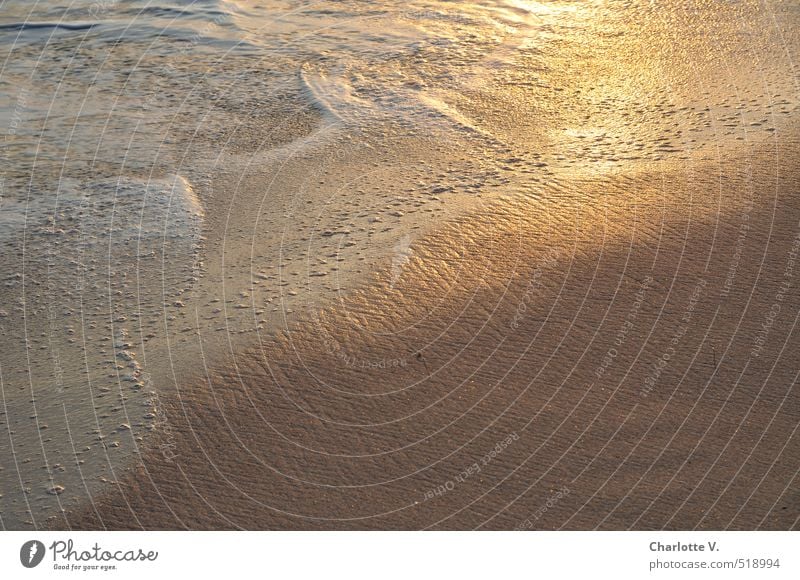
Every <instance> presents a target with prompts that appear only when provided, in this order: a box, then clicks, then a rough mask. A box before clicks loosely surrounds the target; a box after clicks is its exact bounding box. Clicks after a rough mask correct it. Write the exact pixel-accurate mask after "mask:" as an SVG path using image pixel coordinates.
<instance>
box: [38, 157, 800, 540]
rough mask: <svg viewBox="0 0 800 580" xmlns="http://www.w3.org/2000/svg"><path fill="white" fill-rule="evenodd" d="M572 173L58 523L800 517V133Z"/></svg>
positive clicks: (183, 403)
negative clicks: (707, 153)
mask: <svg viewBox="0 0 800 580" xmlns="http://www.w3.org/2000/svg"><path fill="white" fill-rule="evenodd" d="M750 147H751V149H750V152H749V153H750V154H749V155H748V156H747V157H742V158H739V159H733V158H728V159H727V160H726V162H725V165H724V166H723V165H720V164H714V163H709V164H706V165H697V166H695V167H693V168H692V169H687V167H686V166H682V167H681V169H680V171H678V170H675V169H674V168H672V167H670V166H669V165H666V164H661V165H659V164H653V165H650V166H647V167H645V168H643V169H642V170H641V171H640V172H638V173H636V174H626V175H619V176H606V177H602V178H599V179H595V180H592V179H578V178H576V179H574V180H569V181H568V180H564V181H561V182H559V181H553V182H551V183H548V184H545V185H542V187H541V188H540V189H538V190H537V191H528V192H525V193H524V194H522V193H520V194H519V195H516V196H515V195H508V196H504V197H503V198H502V199H498V200H493V201H492V202H491V203H487V204H486V205H485V206H484V207H483V208H481V210H480V211H479V212H475V213H473V214H471V215H467V216H465V217H462V218H459V219H455V220H451V221H449V222H447V223H444V224H442V225H441V226H440V227H439V228H437V229H436V230H435V231H434V232H432V233H430V234H429V235H427V236H426V237H424V238H422V239H420V240H417V241H415V243H413V244H412V245H411V246H410V247H409V248H407V249H405V250H404V251H403V253H402V254H403V255H402V256H401V257H400V258H395V259H394V260H393V261H391V262H390V261H387V262H386V263H385V268H384V269H383V270H382V272H381V273H380V274H378V275H377V276H375V278H374V279H373V280H371V281H370V283H368V284H366V285H364V286H363V287H362V288H361V289H359V290H358V291H355V292H352V293H350V294H348V295H346V296H344V297H343V298H342V299H341V300H340V301H339V302H338V303H336V304H333V305H331V306H330V307H328V308H325V309H323V310H320V311H319V312H316V313H312V314H309V315H308V316H305V317H304V318H303V319H301V320H299V321H298V322H297V323H295V324H293V325H291V326H290V328H289V330H288V331H287V332H285V333H283V334H282V335H280V336H278V337H274V338H269V337H266V336H265V337H262V339H261V340H259V341H253V343H252V344H251V345H250V346H249V347H248V348H243V349H240V350H238V351H236V352H235V354H233V355H225V356H219V357H217V359H216V360H211V359H209V361H208V364H207V366H206V367H205V369H204V368H197V369H196V371H197V372H196V373H195V374H194V375H193V376H190V375H187V376H183V377H182V378H181V380H180V381H178V383H177V388H175V389H174V390H173V389H170V390H167V391H166V392H162V393H160V394H159V395H158V405H157V407H158V419H157V420H156V424H157V425H158V429H157V431H156V432H155V433H154V436H153V437H152V438H151V440H150V447H149V449H148V450H147V451H146V452H145V453H144V454H143V455H142V457H141V461H140V462H139V463H138V464H137V465H136V466H135V467H134V468H132V469H131V470H130V471H129V472H128V473H127V474H125V475H124V476H123V477H121V478H120V479H119V481H118V482H117V484H116V485H115V486H113V490H112V491H110V492H109V493H107V494H105V495H103V496H101V497H98V498H97V499H96V501H94V502H93V504H92V505H90V506H87V508H86V509H81V510H75V511H70V512H67V513H65V514H63V516H62V517H57V518H54V519H52V520H51V521H50V522H49V523H50V525H51V526H53V527H57V528H65V527H70V528H89V529H98V528H101V529H102V528H109V529H140V528H144V529H164V528H169V529H171V528H178V529H183V528H191V529H198V528H199V529H218V528H224V529H228V528H233V529H235V528H248V529H252V528H257V529H386V528H389V529H423V528H425V529H473V528H480V529H548V530H553V529H793V528H797V526H798V518H799V517H800V495H799V493H800V492H798V489H799V488H798V470H799V469H800V447H799V446H798V433H797V429H798V424H799V423H800V404H799V403H800V391H798V387H797V378H798V373H799V372H800V366H798V359H797V349H798V346H800V338H798V329H797V317H798V307H799V306H800V296H798V292H797V287H798V283H800V262H798V261H797V260H798V253H799V252H800V218H799V217H798V216H800V199H799V198H798V197H797V191H798V190H797V187H798V176H797V166H798V165H797V162H798V155H797V151H798V149H797V147H796V144H793V143H789V144H788V145H787V144H784V145H782V146H780V147H778V146H777V145H776V144H775V143H774V142H772V143H770V142H766V143H761V144H752V145H751V146H750Z"/></svg>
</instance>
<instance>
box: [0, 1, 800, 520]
mask: <svg viewBox="0 0 800 580" xmlns="http://www.w3.org/2000/svg"><path fill="white" fill-rule="evenodd" d="M84 4H85V5H84ZM209 4H210V5H211V4H214V3H209ZM93 6H94V4H89V3H82V2H76V3H73V4H72V5H71V6H70V7H69V8H66V7H61V8H59V7H58V6H51V7H50V9H49V10H48V11H47V12H46V13H43V14H40V15H38V16H37V17H36V18H33V19H32V18H31V17H29V16H28V15H27V12H24V13H23V12H20V13H19V14H16V13H14V12H13V11H8V12H7V16H5V17H4V18H6V19H7V20H8V21H9V22H8V23H7V24H8V25H7V26H6V27H5V28H2V29H0V31H2V34H4V35H5V36H4V42H5V45H4V47H5V49H6V50H8V51H9V54H10V55H12V56H14V58H13V59H11V60H9V61H8V62H9V64H8V66H6V68H5V69H4V70H3V72H2V80H3V81H4V82H5V83H7V84H8V86H10V87H14V90H12V91H9V92H8V95H9V97H8V99H7V101H8V102H4V103H3V107H2V111H3V119H4V124H5V125H6V126H7V127H8V130H7V131H6V134H7V139H6V145H7V147H6V149H5V150H4V151H5V153H4V155H6V157H7V158H8V159H13V160H14V162H15V163H14V165H12V166H9V167H11V169H9V170H7V171H6V173H5V174H4V196H3V200H2V205H0V211H1V212H2V221H1V222H0V241H2V243H3V244H4V246H5V248H6V249H7V251H6V252H5V254H4V256H3V258H2V260H1V261H0V267H2V275H3V281H4V283H5V286H4V287H3V304H4V306H3V313H2V314H3V318H2V319H0V324H3V325H4V330H5V331H6V332H7V333H8V336H10V337H12V340H10V341H8V342H7V344H6V345H5V346H4V347H3V350H2V351H1V352H2V358H0V365H1V366H0V375H1V376H2V385H3V393H4V400H5V401H6V405H5V408H4V409H3V415H2V416H1V417H0V421H2V423H3V424H4V425H7V433H8V437H7V440H6V441H3V446H2V447H0V453H2V454H3V455H2V464H1V465H2V471H0V482H2V492H0V493H1V494H2V497H0V506H2V507H1V508H0V516H2V518H3V520H2V523H3V526H4V527H6V528H13V529H19V528H39V527H43V526H48V527H53V528H64V527H68V526H70V527H83V528H95V527H103V526H106V527H113V528H141V527H144V528H173V527H177V528H183V527H189V528H220V527H222V528H228V527H231V528H236V527H243V528H381V527H391V528H423V527H443V528H466V527H477V526H485V527H490V528H504V529H507V528H514V527H523V528H525V527H542V528H559V527H566V528H584V527H609V528H615V529H619V528H627V527H633V528H655V527H674V528H684V527H694V526H700V527H711V528H714V527H743V528H750V527H758V526H764V527H772V528H784V529H785V528H789V527H794V526H796V521H797V520H796V518H797V517H798V505H797V497H796V493H795V492H794V491H793V489H796V486H795V482H794V480H793V479H792V478H793V477H794V474H795V473H796V471H797V463H798V460H797V455H796V453H794V451H793V449H796V445H794V444H793V441H794V437H795V432H794V428H795V425H796V423H797V417H796V412H795V410H796V407H797V405H796V394H795V393H794V391H793V384H794V375H793V374H792V372H793V371H792V368H793V365H794V363H793V362H792V360H791V357H790V356H789V355H788V354H787V353H789V352H790V351H791V350H792V348H793V347H792V345H793V344H794V342H793V341H794V338H793V324H792V318H791V317H792V316H794V314H796V307H797V305H796V304H795V297H794V294H792V293H791V291H789V290H787V289H786V288H785V287H784V286H782V284H786V283H787V282H786V280H789V281H790V282H789V283H790V284H791V280H792V279H793V276H794V270H793V259H794V258H793V257H792V256H794V247H795V246H794V244H795V237H796V229H797V223H796V221H797V220H796V219H795V218H796V216H797V215H798V212H797V208H796V207H795V201H794V200H793V199H792V195H791V192H792V191H793V188H794V189H796V186H797V174H796V169H795V166H796V163H795V162H794V161H795V159H796V155H797V127H796V123H795V121H794V113H795V112H796V109H797V98H798V89H797V76H796V72H795V71H794V68H793V66H794V65H793V62H795V61H796V56H797V49H798V40H797V37H796V32H795V31H796V30H797V29H798V28H797V27H796V26H791V24H792V23H795V22H796V21H797V19H798V17H800V15H798V11H797V9H796V7H794V6H793V5H792V4H791V3H780V2H774V3H769V4H767V5H760V4H756V3H753V4H747V3H745V4H742V5H740V6H736V7H731V8H729V9H726V10H714V9H712V8H710V7H708V6H706V5H685V4H684V3H674V4H669V5H663V6H654V5H652V4H651V3H648V2H642V3H633V4H631V5H630V6H628V7H626V9H622V7H619V6H614V5H605V4H601V3H589V4H585V5H577V4H573V3H567V2H564V3H553V4H547V5H545V4H540V3H536V2H516V1H500V2H492V3H480V4H478V3H466V2H465V3H462V4H460V5H459V6H458V7H454V6H453V5H452V4H451V3H447V4H445V3H436V2H433V3H412V4H408V3H393V2H386V3H382V4H381V5H379V6H377V7H375V6H372V7H370V6H365V5H363V4H361V3H356V2H353V3H351V2H343V3H337V4H336V5H333V4H331V5H330V6H329V7H328V8H319V7H316V8H315V7H313V6H312V7H308V6H302V5H300V4H295V3H292V2H284V3H278V4H276V5H275V6H270V7H263V6H261V5H259V4H256V3H249V2H237V3H220V5H219V6H217V7H211V8H209V7H207V6H205V5H204V6H203V7H200V8H197V7H196V8H193V9H191V10H189V9H184V10H181V11H178V12H174V11H170V10H166V9H159V10H155V11H153V10H151V9H150V7H148V6H144V4H142V5H141V6H140V5H139V3H132V4H131V5H130V6H128V5H114V6H110V7H108V8H107V9H104V10H102V11H100V12H98V10H97V8H96V7H95V8H93ZM162 8H164V7H162ZM81 10H83V12H81ZM84 12H85V13H84ZM69 18H73V20H74V21H77V22H88V23H90V24H91V25H86V26H83V25H82V26H77V27H76V26H72V25H70V26H62V25H58V22H59V19H62V20H65V19H66V20H69ZM26 19H27V20H26ZM25 21H27V22H29V23H30V22H34V24H36V25H35V26H31V25H25V26H17V24H18V23H19V22H25ZM53 23H56V24H53ZM156 30H159V31H162V32H163V33H160V34H155V31H156ZM164 31H165V32H164ZM65 67H66V70H71V71H73V72H74V73H75V74H71V75H64V74H63V71H64V70H65ZM54 102H57V103H58V106H51V105H52V103H54ZM790 266H791V267H790ZM782 277H783V278H782ZM776 303H778V304H779V307H780V316H779V313H778V312H776V311H775V308H774V305H775V304H776ZM796 370H797V369H795V372H796ZM792 422H794V424H792ZM559 494H560V495H559ZM553 504H557V505H553ZM542 506H545V507H546V508H547V509H544V510H543V508H542ZM545 514H546V517H545Z"/></svg>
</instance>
